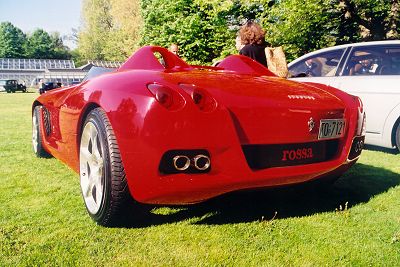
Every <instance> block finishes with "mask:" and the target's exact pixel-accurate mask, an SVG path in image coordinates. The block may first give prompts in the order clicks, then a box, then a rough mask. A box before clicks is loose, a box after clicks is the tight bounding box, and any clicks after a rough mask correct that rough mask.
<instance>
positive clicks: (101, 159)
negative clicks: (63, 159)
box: [79, 108, 139, 226]
mask: <svg viewBox="0 0 400 267" xmlns="http://www.w3.org/2000/svg"><path fill="white" fill-rule="evenodd" d="M79 162H80V183H81V190H82V196H83V199H84V202H85V205H86V209H87V211H88V213H89V215H90V216H91V217H92V219H93V220H94V221H96V222H97V223H98V224H99V225H103V226H113V225H116V224H118V223H120V222H121V221H122V219H123V217H124V216H125V215H126V214H124V212H125V211H126V209H127V207H128V206H130V208H132V207H139V204H138V203H137V202H135V201H134V200H133V199H132V197H131V196H130V193H129V189H128V186H127V181H126V177H125V170H124V166H123V164H122V161H121V156H120V152H119V148H118V144H117V142H116V138H115V135H114V131H113V129H112V127H111V124H110V122H109V120H108V118H107V116H106V114H105V113H104V111H103V110H102V109H100V108H96V109H94V110H92V111H91V112H90V113H89V115H88V116H87V118H86V120H85V123H84V125H83V131H82V134H81V139H80V152H79Z"/></svg>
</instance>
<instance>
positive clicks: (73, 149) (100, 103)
mask: <svg viewBox="0 0 400 267" xmlns="http://www.w3.org/2000/svg"><path fill="white" fill-rule="evenodd" d="M153 52H159V53H161V54H162V55H163V56H164V57H163V58H164V60H165V62H166V63H165V64H166V66H167V67H163V68H161V67H160V63H159V62H158V61H154V60H153V58H155V57H154V55H153ZM150 53H151V55H150ZM138 54H139V55H140V56H138ZM147 59H149V60H147ZM152 60H153V61H152ZM139 61H140V62H147V63H146V64H145V65H144V66H142V67H141V65H140V63H138V62H139ZM149 62H150V63H149ZM182 62H183V61H181V59H179V58H177V57H176V56H175V55H172V54H170V53H169V52H168V51H167V50H165V49H162V48H157V47H156V48H154V47H145V48H142V50H139V51H138V53H137V54H136V55H134V56H133V57H131V58H130V59H129V60H128V61H127V62H126V63H125V64H123V65H122V66H121V68H120V69H119V70H118V71H116V72H113V73H108V74H103V75H101V76H99V77H96V78H93V79H91V80H88V81H85V82H83V83H81V84H79V85H76V86H72V87H67V88H62V89H54V90H52V91H49V92H46V93H45V94H43V95H41V96H40V97H38V98H37V100H36V101H35V102H34V104H33V107H35V106H37V105H42V106H43V108H42V118H44V117H46V116H48V117H49V118H50V125H47V126H46V124H45V123H44V120H43V119H42V121H41V123H42V124H41V125H42V126H41V127H44V128H46V127H47V128H48V130H47V131H48V133H46V131H42V132H43V137H42V139H43V140H44V148H45V149H46V150H47V151H48V152H49V153H51V154H52V155H54V156H55V157H57V158H59V159H60V160H62V161H63V162H65V163H66V164H67V165H68V166H70V167H71V168H72V169H74V170H75V171H76V172H79V140H80V134H81V131H82V125H83V122H84V120H85V116H86V115H87V112H88V111H90V110H91V109H92V108H93V107H100V108H102V109H103V110H104V111H105V113H106V115H107V118H108V119H109V121H110V124H111V125H112V128H113V130H114V133H115V137H116V140H117V143H118V146H119V150H120V154H121V159H122V162H123V164H124V168H125V172H126V177H127V182H128V187H129V191H130V193H131V195H132V196H133V198H134V199H135V200H137V201H139V202H142V203H148V204H188V203H195V202H199V201H203V200H206V199H209V198H211V197H215V196H218V195H221V194H224V193H227V192H231V191H236V190H243V189H253V188H260V187H271V186H281V185H289V184H295V183H302V182H306V181H310V180H313V179H319V178H321V179H324V178H327V177H331V176H338V175H340V174H341V173H343V172H344V171H345V170H347V169H348V168H349V167H350V166H351V165H353V164H354V163H355V161H356V160H357V158H358V155H359V154H357V156H356V157H354V158H350V157H349V154H350V153H351V150H353V145H354V141H353V140H354V138H355V137H357V136H359V135H357V131H358V128H359V121H360V114H359V113H360V108H361V109H362V107H360V102H359V100H358V98H357V97H354V96H351V95H348V94H346V93H343V92H342V91H339V90H337V89H334V88H331V87H328V86H325V85H318V84H301V83H297V82H294V81H288V80H286V79H282V78H278V77H275V76H274V75H272V74H271V73H270V72H269V71H268V70H267V69H266V68H264V67H263V66H261V65H259V64H258V63H256V62H253V61H249V59H248V58H246V57H243V56H230V57H228V58H227V59H226V61H225V62H224V61H223V62H221V64H220V65H219V66H222V67H218V68H212V67H193V66H189V65H187V64H186V63H184V62H183V63H182ZM161 66H162V65H161ZM260 66H261V67H260ZM149 84H162V85H163V86H165V87H168V88H170V89H171V90H172V91H173V92H174V95H176V96H177V97H178V98H179V99H181V100H182V101H183V102H182V103H183V104H182V105H180V106H179V107H178V108H176V109H168V108H166V107H165V106H163V105H161V104H160V103H159V101H157V100H156V98H155V96H154V95H153V94H152V93H151V92H150V90H149V89H148V88H147V86H148V85H149ZM183 85H191V86H193V87H195V88H197V89H198V90H200V91H203V92H206V93H207V94H209V95H210V96H212V98H213V99H215V101H216V103H217V105H216V106H215V108H214V109H212V110H201V109H200V108H199V106H198V105H197V104H196V103H195V102H194V100H193V99H192V97H193V96H191V95H190V94H189V93H188V92H187V91H185V89H184V86H183ZM311 119H312V122H313V123H314V121H315V125H316V126H315V127H311V130H310V121H311ZM322 119H343V120H344V121H345V122H346V125H345V129H344V135H343V136H342V137H340V138H337V139H335V140H334V142H335V147H337V152H335V153H334V154H333V155H332V158H330V160H323V161H321V162H315V163H311V164H297V165H295V166H281V167H269V168H263V169H254V168H251V167H250V165H249V164H248V160H249V159H248V158H247V156H246V155H245V153H244V147H246V146H248V145H250V146H252V145H255V146H258V145H265V144H266V145H278V146H279V145H281V144H286V145H287V146H289V147H290V146H292V145H293V144H296V147H297V148H298V147H302V146H303V147H304V149H305V148H306V147H308V145H307V144H309V143H318V144H322V142H325V141H321V140H318V130H319V122H320V121H321V120H322ZM324 144H325V143H324ZM199 149H202V150H207V151H208V153H209V155H210V158H211V169H210V171H209V172H206V173H167V174H166V173H162V172H160V168H159V166H160V164H161V163H160V160H161V159H162V158H163V155H164V154H165V153H166V152H168V151H171V150H199ZM326 149H328V148H326ZM300 150H301V149H300ZM358 152H361V151H358ZM358 152H357V153H358ZM288 153H289V152H288ZM291 153H293V151H291ZM294 153H295V152H294ZM326 153H327V152H326ZM303 156H304V155H303ZM299 157H302V155H301V154H300V156H299Z"/></svg>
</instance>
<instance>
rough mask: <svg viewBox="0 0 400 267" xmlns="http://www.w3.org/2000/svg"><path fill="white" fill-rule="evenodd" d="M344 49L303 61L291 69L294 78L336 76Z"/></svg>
mask: <svg viewBox="0 0 400 267" xmlns="http://www.w3.org/2000/svg"><path fill="white" fill-rule="evenodd" d="M343 53H344V49H336V50H333V51H329V52H325V53H320V54H317V55H314V56H311V57H308V58H306V59H304V60H301V61H299V62H297V63H296V64H294V65H293V66H291V67H290V68H289V72H290V74H291V76H292V77H301V76H303V77H304V76H311V77H326V76H335V73H336V70H337V66H338V65H339V61H340V58H341V57H342V55H343Z"/></svg>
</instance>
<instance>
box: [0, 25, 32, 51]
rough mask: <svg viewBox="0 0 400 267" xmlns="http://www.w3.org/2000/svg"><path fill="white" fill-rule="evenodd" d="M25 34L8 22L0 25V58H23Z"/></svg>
mask: <svg viewBox="0 0 400 267" xmlns="http://www.w3.org/2000/svg"><path fill="white" fill-rule="evenodd" d="M25 43H26V36H25V34H24V33H23V32H22V31H21V30H20V29H19V28H17V27H15V26H14V25H13V24H11V23H10V22H2V23H0V57H5V58H24V57H25Z"/></svg>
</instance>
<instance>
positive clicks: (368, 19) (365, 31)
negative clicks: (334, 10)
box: [339, 0, 400, 41]
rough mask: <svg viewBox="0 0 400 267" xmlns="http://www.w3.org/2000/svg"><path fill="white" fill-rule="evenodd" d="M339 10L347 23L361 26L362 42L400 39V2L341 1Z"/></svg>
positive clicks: (394, 0) (376, 0)
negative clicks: (398, 28)
mask: <svg viewBox="0 0 400 267" xmlns="http://www.w3.org/2000/svg"><path fill="white" fill-rule="evenodd" d="M339 8H340V10H341V12H342V14H343V16H344V17H345V19H346V20H347V21H350V22H355V23H356V24H357V25H358V26H359V31H360V34H361V39H362V40H366V41H368V40H383V39H396V38H398V37H399V33H398V31H397V27H399V26H400V24H399V0H390V1H389V0H375V1H371V0H339Z"/></svg>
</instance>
